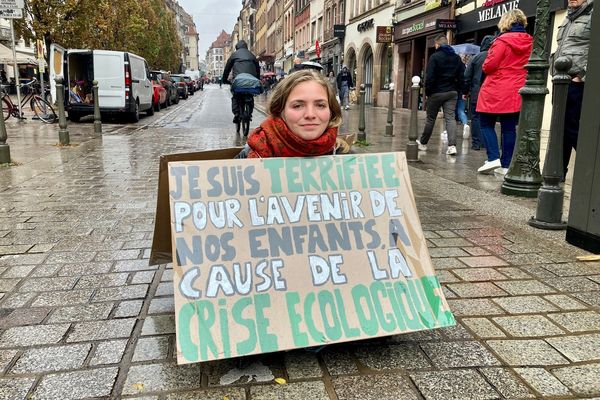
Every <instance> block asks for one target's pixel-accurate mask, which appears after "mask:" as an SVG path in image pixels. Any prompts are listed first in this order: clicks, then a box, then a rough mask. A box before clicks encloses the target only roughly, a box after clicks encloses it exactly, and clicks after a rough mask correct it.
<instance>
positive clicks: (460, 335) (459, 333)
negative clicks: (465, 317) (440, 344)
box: [437, 324, 473, 340]
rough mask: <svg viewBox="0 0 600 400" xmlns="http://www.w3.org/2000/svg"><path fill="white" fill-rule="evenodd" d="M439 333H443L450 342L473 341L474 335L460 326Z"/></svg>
mask: <svg viewBox="0 0 600 400" xmlns="http://www.w3.org/2000/svg"><path fill="white" fill-rule="evenodd" d="M437 331H438V332H440V333H442V334H443V335H444V337H445V338H446V339H449V340H462V339H465V340H468V339H473V335H471V334H470V333H469V331H468V330H466V329H465V328H464V327H463V326H462V325H460V324H456V325H454V326H447V327H444V328H440V329H437Z"/></svg>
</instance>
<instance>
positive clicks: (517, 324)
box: [492, 315, 565, 337]
mask: <svg viewBox="0 0 600 400" xmlns="http://www.w3.org/2000/svg"><path fill="white" fill-rule="evenodd" d="M492 319H493V320H494V322H495V323H496V324H498V325H500V327H501V328H502V329H504V330H505V331H506V332H507V333H508V334H509V335H511V336H514V337H536V336H543V337H545V336H554V335H564V334H565V332H564V331H563V330H562V329H560V328H559V327H558V326H556V325H555V324H553V323H552V322H550V321H549V320H548V319H547V318H545V317H543V316H541V315H522V316H510V317H495V318H492Z"/></svg>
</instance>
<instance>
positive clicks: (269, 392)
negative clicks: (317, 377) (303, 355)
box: [250, 381, 329, 400]
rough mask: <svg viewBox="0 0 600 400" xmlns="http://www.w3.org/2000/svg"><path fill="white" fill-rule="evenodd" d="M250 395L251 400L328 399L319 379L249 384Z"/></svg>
mask: <svg viewBox="0 0 600 400" xmlns="http://www.w3.org/2000/svg"><path fill="white" fill-rule="evenodd" d="M250 396H251V398H252V400H273V399H281V400H306V399H311V400H312V399H314V400H329V395H328V394H327V390H325V385H324V384H323V382H321V381H309V382H296V383H290V384H287V385H261V386H251V387H250Z"/></svg>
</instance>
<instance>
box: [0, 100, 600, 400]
mask: <svg viewBox="0 0 600 400" xmlns="http://www.w3.org/2000/svg"><path fill="white" fill-rule="evenodd" d="M208 93H210V91H209V90H206V91H205V92H204V93H203V94H201V95H197V96H196V98H195V99H193V100H190V103H188V106H190V105H194V107H195V106H196V105H199V104H201V103H202V102H203V101H204V97H203V96H207V94H208ZM377 113H379V114H377ZM380 117H383V118H385V110H379V111H378V110H374V111H372V112H371V114H370V118H371V121H370V123H369V124H370V125H369V126H370V128H369V129H371V136H370V140H371V141H372V146H370V147H369V148H366V149H359V151H383V150H384V149H386V150H389V149H393V150H403V148H404V147H403V146H404V144H405V143H406V141H405V140H404V141H402V142H400V140H399V139H397V138H385V137H384V136H383V129H380V131H381V132H379V131H378V128H377V127H378V126H379V127H382V126H383V125H381V124H378V122H377V118H380ZM185 118H186V113H185V112H184V108H183V107H181V106H180V108H178V109H175V110H174V111H172V112H171V113H170V114H167V115H166V116H165V117H161V118H160V119H157V120H154V122H152V123H150V124H149V125H147V126H142V127H140V126H137V127H135V126H134V127H118V126H114V127H110V126H107V127H106V130H107V131H108V132H107V133H105V134H104V136H103V137H102V138H94V137H92V136H91V135H87V134H80V135H77V134H75V135H73V136H72V137H74V138H75V140H74V141H75V143H76V144H77V146H75V147H71V148H63V149H60V148H56V147H53V146H51V144H52V143H53V141H56V136H54V135H55V132H53V131H51V132H50V133H48V134H47V135H46V136H44V135H43V134H42V133H40V134H39V135H40V137H39V138H37V139H38V141H39V142H40V143H41V144H39V143H38V145H37V146H40V147H43V148H44V149H45V150H43V151H45V153H44V154H40V155H38V156H37V161H35V162H27V163H25V164H23V165H22V166H13V167H10V168H9V169H8V168H4V170H0V199H1V201H0V399H20V398H34V399H79V398H136V399H155V400H156V399H161V400H163V399H219V400H223V399H225V398H227V399H230V400H240V399H247V400H259V399H269V400H270V399H302V400H307V399H338V400H350V399H360V400H370V399H428V400H429V399H431V400H434V399H528V398H541V397H544V398H556V399H566V398H576V397H580V398H592V397H594V396H597V397H600V313H599V307H600V263H598V262H590V263H579V262H575V261H574V260H575V256H576V255H580V254H585V253H584V252H583V251H581V250H578V249H576V248H574V247H571V246H568V245H567V244H565V243H564V239H563V238H562V236H561V235H560V234H557V233H547V232H537V231H535V230H533V228H530V227H528V226H527V225H526V224H525V223H524V220H523V217H524V216H525V215H527V214H528V213H531V203H527V204H524V203H519V202H515V201H513V200H510V199H505V198H503V197H502V196H499V195H497V194H493V193H492V194H490V193H489V191H487V192H486V191H484V190H479V189H477V188H474V187H472V185H469V184H465V185H461V184H459V183H456V182H454V181H452V180H449V179H446V178H444V176H443V173H440V174H437V173H432V170H431V169H432V165H433V164H434V163H427V162H425V163H422V164H420V165H418V166H417V167H416V168H415V167H411V168H410V174H411V179H412V184H413V188H414V192H415V196H416V202H417V207H418V210H419V215H420V218H421V222H422V224H423V229H424V233H425V236H426V238H427V241H428V245H429V249H430V252H431V256H432V259H433V263H434V265H435V268H436V270H437V273H438V276H439V278H440V280H441V282H442V283H443V288H444V292H445V294H446V296H447V298H448V302H449V304H450V307H451V309H452V311H453V312H454V314H455V316H456V317H457V322H458V324H457V326H456V327H453V328H447V329H440V330H434V331H426V332H417V333H412V334H405V335H398V336H392V337H387V338H382V339H377V340H366V341H361V342H353V343H346V344H339V345H332V346H328V347H327V348H326V349H325V350H323V351H321V352H319V353H316V354H315V353H310V352H307V351H302V350H301V351H293V352H286V353H274V354H267V355H263V356H259V357H254V358H253V359H250V360H248V363H246V364H248V365H247V366H246V367H245V368H243V369H239V368H238V367H239V365H238V364H237V363H236V362H235V361H233V360H225V361H219V362H210V363H205V364H194V365H188V366H177V364H176V361H175V359H176V357H175V351H176V347H175V327H174V305H173V297H172V295H173V287H172V280H173V271H172V269H171V265H170V264H166V265H159V266H154V267H150V266H148V256H149V247H150V244H151V239H152V230H153V217H154V211H155V201H156V186H157V174H158V157H159V156H160V155H161V154H164V153H174V152H185V151H197V150H203V149H212V148H218V147H229V146H231V145H232V144H234V143H233V142H232V135H231V134H230V133H229V132H228V130H224V129H222V128H221V129H219V128H218V127H212V126H210V127H206V128H202V129H195V130H190V129H188V128H185V127H183V125H184V121H185ZM352 118H354V117H352ZM400 118H403V120H402V121H403V122H402V123H401V124H399V127H398V129H403V128H402V126H403V125H407V124H408V121H407V120H406V121H404V119H406V118H405V117H404V116H401V117H400ZM180 124H181V126H180ZM350 126H351V124H350ZM56 129H57V128H56ZM79 129H80V130H82V131H84V130H86V129H88V130H89V129H90V127H89V126H83V127H81V128H79ZM13 141H14V142H15V148H16V149H19V148H20V147H19V143H21V144H22V143H25V141H26V139H24V138H23V139H22V140H20V139H19V137H18V136H13ZM400 143H402V144H400ZM22 147H23V148H24V149H25V148H27V145H26V144H23V146H22ZM16 154H17V155H20V156H21V157H26V154H27V152H25V151H23V152H20V153H19V152H16ZM477 162H479V161H476V162H473V164H475V163H477ZM433 172H435V171H433ZM455 173H456V174H457V175H459V176H461V175H465V174H467V172H465V168H464V167H462V170H461V169H460V168H459V169H455ZM469 186H471V187H469ZM496 187H497V186H496ZM528 207H529V208H528ZM274 378H284V379H285V380H286V383H285V384H278V383H275V382H274Z"/></svg>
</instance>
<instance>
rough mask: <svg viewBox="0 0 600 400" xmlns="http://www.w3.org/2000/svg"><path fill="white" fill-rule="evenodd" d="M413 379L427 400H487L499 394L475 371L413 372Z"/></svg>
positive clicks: (495, 397)
mask: <svg viewBox="0 0 600 400" xmlns="http://www.w3.org/2000/svg"><path fill="white" fill-rule="evenodd" d="M410 377H411V379H412V380H413V381H414V382H415V385H417V388H418V389H419V391H420V392H421V394H422V395H423V397H425V399H426V400H464V399H470V400H487V399H497V398H498V393H497V392H496V391H495V390H494V389H493V388H492V386H490V384H489V383H487V382H486V381H485V379H483V377H482V376H481V375H479V374H478V373H477V372H476V371H475V370H472V369H466V370H454V371H431V372H413V373H411V374H410Z"/></svg>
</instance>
